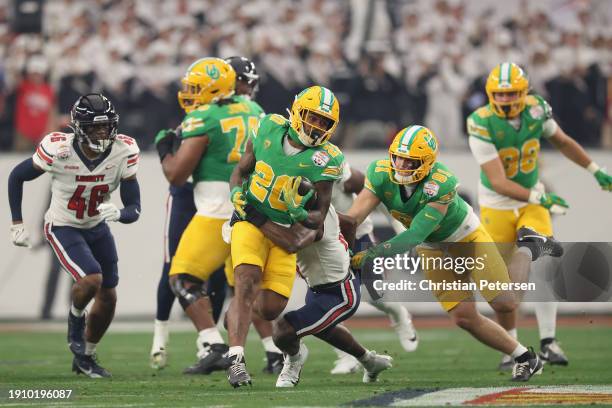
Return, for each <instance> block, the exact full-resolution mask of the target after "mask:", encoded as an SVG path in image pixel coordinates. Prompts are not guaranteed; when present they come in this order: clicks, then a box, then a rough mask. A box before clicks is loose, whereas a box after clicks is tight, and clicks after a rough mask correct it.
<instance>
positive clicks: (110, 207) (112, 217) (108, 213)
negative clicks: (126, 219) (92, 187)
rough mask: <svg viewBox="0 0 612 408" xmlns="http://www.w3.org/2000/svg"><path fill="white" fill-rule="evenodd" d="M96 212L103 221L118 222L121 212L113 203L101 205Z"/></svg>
mask: <svg viewBox="0 0 612 408" xmlns="http://www.w3.org/2000/svg"><path fill="white" fill-rule="evenodd" d="M98 212H99V213H100V216H101V217H102V219H103V220H104V221H113V222H114V221H119V218H121V211H120V210H119V208H117V206H116V205H115V204H113V203H102V204H100V205H99V206H98Z"/></svg>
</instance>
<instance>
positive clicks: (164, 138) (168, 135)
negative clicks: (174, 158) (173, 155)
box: [154, 129, 176, 161]
mask: <svg viewBox="0 0 612 408" xmlns="http://www.w3.org/2000/svg"><path fill="white" fill-rule="evenodd" d="M175 138H176V133H175V132H174V130H172V129H162V130H160V131H159V132H157V135H155V141H154V142H155V148H156V149H157V154H158V155H159V161H163V160H164V157H166V155H168V154H169V153H170V152H172V147H173V145H174V139H175Z"/></svg>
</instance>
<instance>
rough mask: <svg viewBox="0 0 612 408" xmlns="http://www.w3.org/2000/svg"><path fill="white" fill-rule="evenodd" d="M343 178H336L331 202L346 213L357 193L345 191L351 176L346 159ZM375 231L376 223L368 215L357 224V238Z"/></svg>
mask: <svg viewBox="0 0 612 408" xmlns="http://www.w3.org/2000/svg"><path fill="white" fill-rule="evenodd" d="M342 166H343V167H342V178H340V179H338V180H336V181H335V182H334V185H333V189H332V197H331V203H332V204H333V205H334V207H336V209H337V210H338V212H340V213H342V214H346V213H347V212H348V210H349V208H351V206H352V205H353V201H355V198H356V197H357V195H356V194H355V193H345V192H344V183H345V182H346V181H347V180H348V179H350V178H351V166H349V164H348V162H347V161H346V160H344V162H343V163H342ZM372 231H374V223H373V222H372V219H371V218H370V217H369V216H368V217H366V219H365V220H363V222H362V223H361V224H359V225H358V226H357V231H356V232H355V239H360V238H361V237H363V236H364V235H367V234H369V233H371V232H372Z"/></svg>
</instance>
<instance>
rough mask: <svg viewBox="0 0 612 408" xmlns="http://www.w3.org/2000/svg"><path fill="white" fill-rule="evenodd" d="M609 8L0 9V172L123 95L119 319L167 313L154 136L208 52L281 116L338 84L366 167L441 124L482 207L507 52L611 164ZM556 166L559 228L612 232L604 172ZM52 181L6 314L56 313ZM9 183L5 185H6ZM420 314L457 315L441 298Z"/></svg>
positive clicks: (62, 297)
mask: <svg viewBox="0 0 612 408" xmlns="http://www.w3.org/2000/svg"><path fill="white" fill-rule="evenodd" d="M39 3H40V4H42V5H43V7H42V8H41V9H39V10H37V9H36V7H35V6H36V5H37V4H39ZM24 5H27V7H24ZM38 12H39V13H40V21H38V19H37V13H38ZM611 13H612V12H611V11H610V8H609V7H607V2H606V1H605V0H602V1H575V0H547V1H539V2H537V3H528V2H526V1H519V0H517V1H510V2H498V1H492V0H487V1H461V0H435V1H410V0H404V1H402V0H387V1H384V0H353V1H348V0H346V1H321V0H304V1H272V0H256V1H252V2H248V3H243V2H240V1H235V0H229V1H228V0H226V1H217V0H207V1H195V0H194V1H191V0H166V1H149V0H133V1H114V0H96V1H94V0H88V1H76V0H49V1H46V2H44V3H43V2H32V1H29V2H26V1H13V2H10V1H9V2H6V1H5V2H0V55H1V56H2V57H1V59H0V149H2V153H1V155H0V173H1V174H3V175H8V173H9V172H10V169H11V168H12V167H13V166H14V165H15V164H16V163H18V162H19V161H20V160H21V159H23V158H24V157H27V155H28V154H30V153H31V151H32V148H33V146H34V145H35V143H36V142H37V141H38V140H39V139H40V138H41V137H42V136H43V135H44V134H45V132H46V131H48V130H55V129H61V128H63V127H64V126H65V125H66V123H67V120H68V117H67V115H66V113H67V112H68V111H69V109H70V107H71V105H72V103H73V102H74V100H75V99H76V97H77V96H78V95H79V94H82V93H87V92H90V91H92V90H93V91H103V92H104V93H105V94H107V95H108V96H109V97H110V98H111V99H112V100H113V102H114V103H115V105H116V107H117V109H118V111H119V113H120V114H121V120H120V131H121V132H122V133H126V134H128V135H130V136H133V137H135V138H136V139H137V140H138V142H139V145H140V146H141V149H142V150H143V151H145V153H144V154H143V158H142V162H141V169H140V173H139V180H140V182H141V186H142V194H143V216H142V218H141V220H140V221H139V222H138V223H137V224H134V225H130V226H123V225H117V226H113V231H114V233H115V236H116V239H117V242H118V248H119V256H120V264H119V267H120V275H121V284H120V286H119V299H120V300H119V304H118V310H117V318H119V319H121V318H124V317H135V316H138V317H152V315H153V311H154V305H155V287H156V282H157V279H158V276H159V273H160V270H161V261H162V256H163V244H162V238H163V237H162V232H163V227H164V225H163V222H164V221H163V220H164V210H165V209H164V204H165V197H166V191H167V183H166V181H165V180H164V178H163V176H162V173H161V169H160V167H159V164H158V162H157V158H156V155H155V153H154V152H153V151H151V142H152V140H153V135H154V134H155V132H156V131H157V130H158V129H160V128H164V127H175V126H176V125H177V124H178V123H179V121H180V118H181V112H180V110H179V109H178V106H177V103H176V90H177V84H178V79H179V78H180V77H181V75H182V73H183V71H184V70H185V68H186V67H187V66H188V65H189V64H190V63H191V62H192V61H193V60H195V59H197V58H199V57H202V56H207V55H216V56H221V57H227V56H231V55H245V56H248V57H250V58H252V59H253V60H254V61H255V62H256V64H257V67H258V70H259V73H260V74H261V77H262V79H261V84H260V90H259V93H258V95H257V100H258V102H260V103H261V104H262V106H263V107H264V108H265V109H266V111H268V112H279V113H283V112H284V111H285V108H286V107H288V106H289V105H290V103H291V101H292V98H293V95H294V94H295V93H296V92H297V91H298V90H300V89H302V88H303V87H305V86H308V85H309V84H312V83H318V84H321V85H325V86H328V87H330V88H331V89H332V90H334V91H335V92H336V93H337V95H338V98H339V100H340V102H341V127H340V129H339V132H338V134H337V135H336V136H335V137H334V140H333V141H334V142H335V143H337V144H339V145H340V147H341V148H342V149H343V150H344V151H345V152H346V155H347V157H348V159H349V160H350V162H351V164H352V165H353V166H354V167H356V168H358V169H362V170H364V169H365V167H366V166H367V164H368V163H369V161H371V160H372V159H373V158H376V157H384V156H385V155H386V153H385V151H384V150H383V149H384V148H385V147H386V146H387V144H388V142H389V140H390V138H391V137H392V136H393V135H394V133H395V131H396V130H398V129H399V128H401V127H404V126H406V125H408V124H412V123H422V124H425V125H426V126H429V127H430V128H432V129H433V130H434V132H435V133H436V134H437V135H438V137H439V139H440V142H441V149H442V156H441V157H442V160H443V161H444V162H445V163H447V164H448V165H449V167H450V168H451V169H453V170H454V171H456V172H457V174H458V176H459V178H460V180H461V181H462V185H461V191H462V193H463V194H465V195H466V196H467V197H468V198H471V199H472V202H473V203H474V200H475V197H476V194H475V190H476V185H477V174H478V167H477V165H476V163H475V161H474V160H473V159H472V157H471V155H470V153H469V151H468V150H467V139H466V134H465V131H464V118H465V116H466V115H467V113H469V112H470V111H471V110H473V109H474V108H475V107H478V106H480V105H482V104H484V103H486V95H485V94H484V79H485V76H486V73H487V72H488V71H489V70H490V69H491V67H493V66H494V65H495V64H496V63H498V62H500V61H504V60H512V61H515V62H517V63H519V64H521V65H523V66H524V68H526V70H527V72H528V74H529V76H530V79H531V86H532V88H533V90H534V92H537V93H540V94H542V95H543V96H544V97H545V98H547V100H549V101H550V104H551V105H552V107H553V112H554V113H555V117H556V119H557V120H558V121H559V123H560V124H561V125H562V127H563V128H564V129H565V130H566V131H567V132H568V133H569V134H570V135H572V136H573V137H574V138H576V139H577V140H578V141H579V142H580V143H582V144H583V145H585V146H588V147H589V149H590V153H592V154H593V157H594V159H595V160H596V161H597V162H599V163H601V164H602V165H608V166H612V159H611V158H610V152H609V151H607V150H605V149H606V148H608V147H610V146H612V131H611V128H612V126H611V114H610V101H609V95H610V92H609V89H610V80H609V76H610V69H611V68H612V28H610V27H611V25H610V21H611ZM18 17H19V18H18ZM39 23H40V24H39ZM38 29H40V30H41V32H36V31H37V30H38ZM29 31H33V32H29ZM548 147H549V146H546V144H544V146H543V148H544V150H546V149H547V148H548ZM542 168H543V178H544V181H545V182H546V183H547V184H548V186H549V188H551V189H552V190H554V191H556V192H558V193H559V194H560V195H562V196H564V197H567V198H568V201H569V202H570V205H571V207H572V209H571V211H570V212H569V214H568V215H567V216H565V217H562V218H558V219H556V220H555V228H556V231H557V237H558V238H559V239H560V240H563V241H607V242H610V241H612V219H610V217H607V216H604V214H606V209H607V208H609V205H608V203H609V200H610V198H609V197H608V195H606V194H605V193H603V192H601V191H599V189H598V187H597V185H596V184H595V182H594V181H593V180H591V176H590V175H589V174H588V173H586V172H585V171H582V170H581V169H579V168H577V167H575V166H574V165H573V164H571V163H569V162H567V161H566V160H564V159H563V158H562V157H561V156H560V155H559V154H557V153H556V152H553V151H544V152H543V159H542ZM41 179H42V180H37V181H36V182H33V183H29V184H28V185H27V186H26V188H25V194H24V214H25V219H26V224H27V226H28V228H29V230H30V231H31V232H32V233H33V235H34V240H35V241H38V242H39V247H38V248H37V249H35V250H32V251H30V252H26V251H25V250H23V249H21V248H15V247H13V246H12V245H11V244H10V241H9V240H8V239H6V240H4V241H3V243H2V244H1V245H2V250H1V253H2V254H3V256H2V257H0V319H11V318H38V317H41V316H42V314H43V313H42V309H43V303H44V300H45V291H46V286H47V272H48V269H49V268H50V265H51V253H50V251H49V250H48V248H47V247H46V244H45V243H44V242H43V241H42V239H43V238H42V236H41V235H40V234H37V232H38V231H39V230H40V225H41V222H42V221H41V220H42V214H43V211H44V209H45V205H46V202H47V200H48V191H47V190H48V185H49V181H48V180H47V179H46V178H44V177H43V178H41ZM2 183H3V185H4V186H5V190H6V184H5V183H6V177H5V178H4V179H3V181H2ZM474 204H475V203H474ZM0 208H1V209H2V213H3V214H5V217H3V218H2V220H1V221H0V228H3V229H4V230H5V231H7V232H8V226H9V223H10V219H9V211H8V203H7V202H6V200H4V201H2V203H1V207H0ZM376 224H377V229H378V232H379V234H381V235H382V236H384V235H385V234H387V233H388V231H387V230H385V229H384V224H385V221H384V220H383V219H382V217H379V218H376ZM7 237H8V233H7ZM68 286H69V279H68V277H67V276H65V275H63V274H62V275H60V277H59V282H58V285H57V296H56V300H55V306H54V308H53V309H51V310H47V313H46V314H45V316H44V317H50V316H55V317H63V316H64V315H65V311H66V307H67V304H68V303H67V290H68ZM25 287H27V288H28V289H27V293H28V296H24V295H23V288H25ZM298 288H299V289H303V285H298ZM297 298H299V296H298V297H297ZM176 309H178V308H175V312H176ZM410 309H411V310H413V311H416V312H422V313H441V309H440V308H439V306H438V305H437V304H436V303H434V302H432V303H426V304H422V305H421V304H419V305H417V304H413V305H410ZM527 309H528V307H527ZM561 310H562V311H565V312H572V313H576V312H581V311H598V312H604V311H610V304H590V305H587V304H574V305H562V307H561ZM363 311H364V312H365V313H370V312H372V310H371V309H368V308H367V307H365V308H363ZM177 313H178V312H177Z"/></svg>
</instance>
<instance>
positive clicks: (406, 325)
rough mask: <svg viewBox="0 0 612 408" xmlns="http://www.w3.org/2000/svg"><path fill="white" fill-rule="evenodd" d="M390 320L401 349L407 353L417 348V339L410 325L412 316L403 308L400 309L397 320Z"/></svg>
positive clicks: (414, 330)
mask: <svg viewBox="0 0 612 408" xmlns="http://www.w3.org/2000/svg"><path fill="white" fill-rule="evenodd" d="M389 317H390V318H391V327H393V329H394V330H395V332H396V333H397V336H398V337H399V341H400V344H401V345H402V348H403V349H404V350H406V351H407V352H409V353H410V352H412V351H415V350H416V349H417V347H418V346H419V337H418V336H417V332H416V329H415V328H414V324H412V316H411V315H410V313H409V312H408V310H406V308H405V307H404V306H402V307H401V309H400V313H399V316H398V318H399V319H398V320H397V321H396V320H395V319H393V318H392V316H391V315H389Z"/></svg>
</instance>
